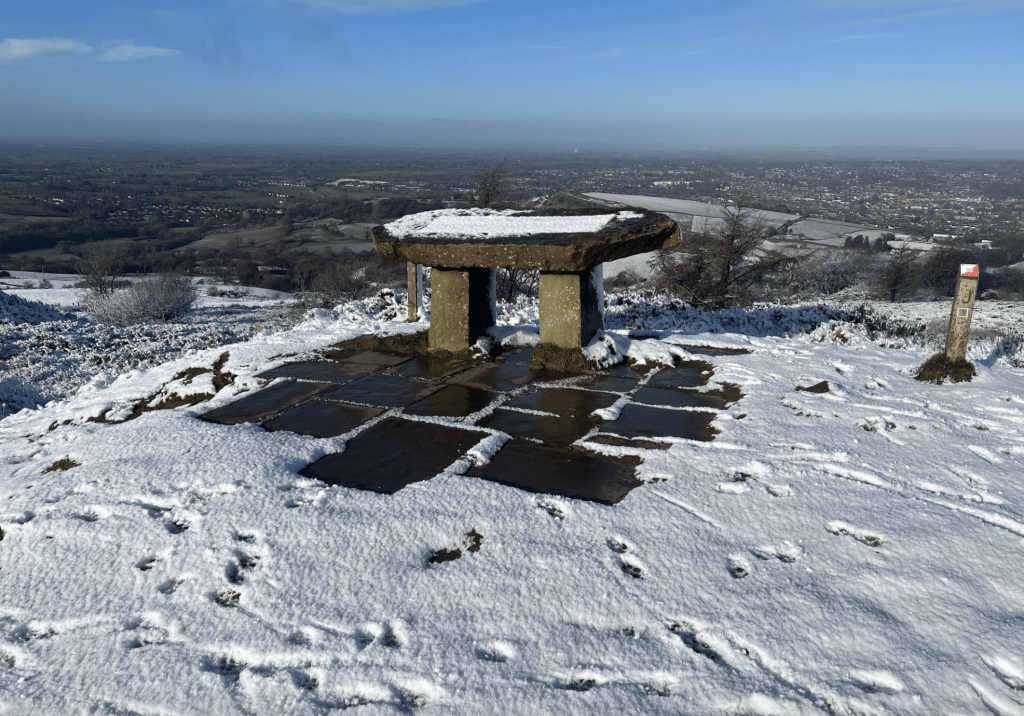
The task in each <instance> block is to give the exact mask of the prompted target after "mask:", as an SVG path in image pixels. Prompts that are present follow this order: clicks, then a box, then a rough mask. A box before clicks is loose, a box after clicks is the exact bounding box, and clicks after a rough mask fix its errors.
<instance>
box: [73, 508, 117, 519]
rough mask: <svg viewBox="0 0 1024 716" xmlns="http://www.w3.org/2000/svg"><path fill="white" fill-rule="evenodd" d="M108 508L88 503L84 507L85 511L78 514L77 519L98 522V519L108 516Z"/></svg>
mask: <svg viewBox="0 0 1024 716" xmlns="http://www.w3.org/2000/svg"><path fill="white" fill-rule="evenodd" d="M110 514H111V512H110V510H109V509H107V508H106V507H102V506H100V505H90V506H89V507H86V508H85V511H84V512H83V513H82V514H81V515H79V519H82V520H84V521H86V522H98V521H99V520H105V519H106V518H108V517H110Z"/></svg>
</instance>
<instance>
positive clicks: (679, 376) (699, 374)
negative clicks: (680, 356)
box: [647, 361, 713, 388]
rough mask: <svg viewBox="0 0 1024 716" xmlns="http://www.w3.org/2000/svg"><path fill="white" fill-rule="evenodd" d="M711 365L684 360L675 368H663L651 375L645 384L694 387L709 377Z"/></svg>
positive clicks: (665, 386) (703, 382) (661, 386)
mask: <svg viewBox="0 0 1024 716" xmlns="http://www.w3.org/2000/svg"><path fill="white" fill-rule="evenodd" d="M712 370H713V369H712V366H711V364H710V363H704V362H703V361H685V362H683V363H680V364H679V365H677V366H676V367H675V368H665V369H664V370H660V371H658V372H657V373H655V374H654V375H653V376H651V379H650V380H649V381H647V385H649V386H651V387H657V388H696V387H698V386H701V385H704V384H706V383H707V382H708V379H709V378H710V377H711V371H712Z"/></svg>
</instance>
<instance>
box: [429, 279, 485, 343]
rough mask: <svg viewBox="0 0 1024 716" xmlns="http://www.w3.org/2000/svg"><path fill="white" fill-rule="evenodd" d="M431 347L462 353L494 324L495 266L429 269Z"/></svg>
mask: <svg viewBox="0 0 1024 716" xmlns="http://www.w3.org/2000/svg"><path fill="white" fill-rule="evenodd" d="M430 287H431V290H432V299H433V300H432V301H431V307H432V310H431V315H430V334H429V342H430V350H431V351H449V352H451V353H461V352H463V351H467V350H469V347H470V346H471V345H473V344H474V343H475V342H476V339H477V338H479V337H481V336H482V335H484V334H485V333H487V329H488V328H490V327H491V326H493V325H494V321H495V305H494V291H495V281H494V269H487V268H470V269H446V268H440V267H437V266H435V267H434V268H433V270H432V272H431V280H430Z"/></svg>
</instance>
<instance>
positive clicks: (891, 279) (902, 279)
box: [876, 241, 919, 303]
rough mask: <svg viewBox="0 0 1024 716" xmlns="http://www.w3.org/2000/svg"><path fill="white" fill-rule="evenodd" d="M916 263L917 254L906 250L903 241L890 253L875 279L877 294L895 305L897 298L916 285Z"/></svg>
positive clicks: (905, 244)
mask: <svg viewBox="0 0 1024 716" xmlns="http://www.w3.org/2000/svg"><path fill="white" fill-rule="evenodd" d="M918 263H919V262H918V257H917V252H916V251H914V250H913V249H910V248H908V247H907V243H906V242H905V241H904V242H903V243H902V244H901V245H900V247H899V248H898V249H893V250H892V251H890V252H889V262H888V263H887V264H886V266H885V268H883V269H882V272H881V273H880V274H879V275H878V278H877V283H876V288H877V292H878V294H879V295H880V296H882V297H883V298H888V299H889V302H890V303H895V302H896V299H897V298H898V297H901V296H904V295H906V294H907V293H908V292H910V291H911V290H912V289H913V288H914V287H915V285H916V284H917V272H918V270H919V265H918Z"/></svg>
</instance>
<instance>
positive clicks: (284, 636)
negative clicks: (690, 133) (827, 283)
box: [0, 294, 1024, 716]
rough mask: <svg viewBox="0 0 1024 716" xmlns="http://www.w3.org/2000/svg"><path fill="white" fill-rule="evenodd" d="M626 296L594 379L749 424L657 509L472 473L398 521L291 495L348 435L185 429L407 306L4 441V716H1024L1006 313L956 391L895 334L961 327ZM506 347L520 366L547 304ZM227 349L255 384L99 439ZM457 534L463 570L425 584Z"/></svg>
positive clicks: (701, 451)
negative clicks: (625, 376)
mask: <svg viewBox="0 0 1024 716" xmlns="http://www.w3.org/2000/svg"><path fill="white" fill-rule="evenodd" d="M608 298H609V307H608V311H607V312H606V331H605V332H604V333H603V334H602V335H601V336H600V337H599V338H598V340H597V341H595V343H594V344H593V345H592V346H591V347H590V350H592V351H594V352H596V353H599V354H602V355H605V356H606V357H607V359H608V360H609V361H611V360H613V359H614V357H616V356H618V357H621V356H623V355H630V356H635V357H640V358H643V359H644V360H647V361H650V362H653V361H656V360H661V359H664V357H665V356H673V355H676V356H682V357H690V358H700V359H702V360H707V361H709V362H710V363H712V364H713V366H714V375H713V377H712V382H713V383H714V384H722V383H733V384H736V385H739V386H740V388H741V390H742V392H743V394H744V397H743V398H742V399H741V400H740V401H739V402H738V403H737V404H735V405H733V406H731V407H729V408H728V409H726V410H723V411H720V412H719V413H718V416H717V418H716V421H715V427H716V428H718V430H719V431H720V432H719V434H718V436H717V437H716V439H715V440H714V441H713V442H710V443H706V442H692V441H685V440H677V441H674V442H672V443H671V444H670V446H669V447H668V449H666V450H642V451H637V450H634V452H637V453H638V454H642V457H643V460H644V462H643V463H642V464H641V465H640V466H639V468H638V475H639V477H640V478H641V479H642V480H644V481H646V482H647V484H645V485H641V486H640V487H638V488H636V489H635V490H633V491H632V492H631V493H630V494H629V495H628V496H627V497H626V498H625V499H624V500H623V501H622V502H621V503H620V504H618V505H615V506H607V505H599V504H595V503H588V502H582V501H577V500H571V499H567V498H559V497H552V496H547V495H536V494H531V493H526V492H522V491H518V490H516V489H514V488H510V487H506V486H502V485H499V484H496V483H492V482H487V481H483V480H478V479H474V478H470V477H465V476H463V475H462V474H460V469H461V468H460V467H459V465H456V466H453V467H452V468H449V469H448V470H445V471H444V472H443V473H442V474H441V475H439V476H438V477H435V478H434V479H431V480H428V481H426V482H420V483H415V484H413V485H410V486H409V487H406V488H405V489H403V490H401V491H399V492H398V493H396V494H394V495H380V494H376V493H370V492H362V491H357V490H346V489H342V488H329V487H326V486H324V485H322V484H320V483H318V482H316V481H314V480H309V479H306V478H301V477H299V476H298V475H297V471H298V470H299V469H301V468H302V467H304V466H305V465H306V464H308V463H310V462H312V461H314V460H316V459H318V458H319V457H321V456H323V455H325V454H327V453H331V452H337V451H338V450H342V449H343V448H344V440H343V439H341V438H331V439H315V438H310V437H303V436H299V435H294V434H290V433H286V432H274V433H268V432H265V431H263V430H262V429H261V428H259V427H258V426H255V425H249V424H245V425H234V426H224V425H215V424H209V423H204V422H202V421H199V420H197V419H196V417H195V416H196V415H198V414H201V413H203V412H206V411H207V410H210V409H212V408H215V407H218V406H221V405H225V404H227V403H228V402H229V401H231V400H233V399H234V398H235V397H237V396H238V394H239V393H240V392H241V391H243V390H245V389H252V388H255V387H257V386H258V385H259V381H258V380H257V379H255V377H254V376H255V375H256V374H257V373H259V372H262V371H264V370H266V369H267V368H269V367H272V366H275V365H279V364H281V363H282V362H284V361H286V360H289V361H290V360H300V359H302V358H303V357H309V356H311V355H312V354H313V351H315V350H316V349H317V348H320V347H323V346H326V345H329V344H332V343H335V342H337V341H339V340H342V339H345V338H348V337H353V336H356V335H359V334H362V333H365V332H369V331H375V332H401V331H412V330H422V329H423V328H424V327H425V325H424V324H423V323H420V324H406V323H401V322H396V321H394V320H391V319H390V316H393V315H395V314H396V313H397V314H398V315H402V306H403V305H404V304H403V303H402V301H401V300H400V299H401V297H398V299H399V300H397V301H394V302H392V303H393V305H392V304H391V303H388V302H387V301H384V302H378V303H377V304H373V303H372V302H361V303H358V304H348V305H344V306H339V307H338V309H336V310H335V311H323V310H319V311H315V312H312V313H311V314H309V316H308V317H307V319H306V320H305V321H303V322H302V323H300V324H299V325H296V326H295V327H293V328H291V329H288V330H277V331H275V332H259V333H256V334H254V335H252V336H251V337H246V338H245V339H244V340H239V341H237V342H234V343H231V344H230V345H225V344H218V345H215V346H210V347H208V348H196V349H194V350H192V351H191V352H190V353H188V354H185V352H181V353H179V354H177V355H178V357H174V358H171V359H170V360H167V361H166V362H164V363H162V364H159V365H152V366H149V367H138V368H135V369H132V370H127V369H124V370H122V372H120V373H119V374H115V373H109V374H105V375H103V376H96V377H95V379H93V380H91V381H90V382H88V383H86V384H85V385H84V387H82V388H81V389H80V390H78V391H77V392H75V393H73V394H72V393H69V394H68V397H67V398H66V399H64V400H59V401H54V402H52V403H50V404H48V405H45V406H43V407H41V408H40V409H26V410H22V411H20V412H18V413H16V414H15V415H13V416H8V417H7V418H5V419H3V420H0V528H2V530H3V538H2V541H0V590H2V593H3V595H4V596H3V600H0V712H4V713H19V714H20V713H79V712H83V713H86V712H87V713H94V712H95V713H138V714H185V713H224V714H236V713H237V714H249V713H256V714H274V713H290V714H291V713H294V714H322V713H333V712H335V711H339V710H342V709H346V708H350V707H351V708H354V709H355V710H354V711H353V713H359V714H362V713H367V714H387V713H402V712H405V711H408V710H415V711H417V712H422V713H425V714H427V713H439V714H440V713H444V714H449V713H452V714H510V713H517V714H518V713H522V714H526V713H574V712H575V713H639V712H642V713H664V714H678V713H700V714H757V715H760V716H765V715H767V714H821V713H825V714H851V715H852V714H883V713H885V714H932V713H996V714H1014V713H1022V712H1024V692H1022V690H1021V689H1022V685H1024V649H1022V646H1021V643H1022V640H1021V638H1020V629H1019V625H1020V614H1021V609H1020V605H1021V603H1022V601H1024V587H1022V584H1021V580H1020V574H1021V572H1022V570H1024V483H1022V481H1021V480H1020V475H1021V474H1022V473H1024V371H1022V368H1021V366H1020V360H1019V352H1018V349H1016V348H1014V347H1013V346H1012V345H1011V343H1012V340H1011V339H1012V337H1013V336H1019V335H1020V329H1021V324H1022V316H1021V313H1022V311H1021V308H1020V306H1019V304H1005V303H996V302H979V303H978V304H977V307H976V313H975V320H976V321H978V322H979V325H980V326H981V329H980V333H979V335H977V336H976V337H975V338H974V339H973V340H972V341H971V343H970V345H969V354H968V355H969V357H970V358H971V359H972V360H974V361H975V363H976V365H977V366H978V371H979V375H978V376H977V377H976V378H975V379H974V380H973V381H972V382H970V383H966V384H955V385H951V384H948V385H941V386H939V385H933V384H927V383H920V382H917V381H916V380H914V379H913V377H912V372H913V370H914V369H915V368H916V367H917V366H919V365H920V364H921V363H922V362H923V361H924V360H925V358H927V356H928V355H929V354H930V353H931V352H933V349H934V347H935V346H934V340H937V339H935V338H934V337H930V336H931V334H930V333H928V331H923V332H920V333H916V334H907V333H906V331H905V330H903V329H905V328H907V327H916V326H917V325H918V324H919V323H925V324H927V323H928V322H929V321H933V320H939V319H941V317H942V316H943V315H945V316H946V317H947V318H948V310H949V306H948V304H947V303H945V302H942V303H936V304H896V305H893V306H884V305H878V306H875V307H874V311H875V312H874V313H872V314H870V315H869V316H868V318H867V319H864V318H862V317H861V318H858V316H857V314H856V313H855V312H854V311H852V310H850V309H849V308H846V309H844V307H835V306H833V307H814V306H797V307H762V308H759V309H757V310H753V311H746V312H744V311H722V312H718V313H706V312H701V311H695V310H692V309H685V308H682V309H675V308H673V307H671V306H670V305H667V304H658V303H657V302H645V301H643V300H640V298H638V297H637V296H622V295H616V294H609V296H608ZM18 310H19V311H21V310H23V309H18ZM33 310H36V309H33ZM883 312H884V313H883ZM886 314H888V315H886ZM869 319H870V320H869ZM500 324H501V325H499V327H498V329H499V330H497V331H496V338H497V339H499V340H500V339H501V337H502V336H504V337H509V338H511V337H514V340H515V341H519V342H520V343H524V344H529V339H528V338H527V336H529V335H531V334H535V331H536V307H535V306H533V307H529V306H525V305H518V306H512V307H506V308H505V312H504V313H503V315H502V317H501V322H500ZM883 324H884V325H883ZM3 325H7V326H11V325H15V326H16V327H17V328H18V330H30V329H29V328H25V326H31V325H33V324H3ZM50 325H55V326H58V327H59V331H60V335H61V337H62V339H63V340H67V341H69V342H76V341H78V340H79V339H77V338H75V337H74V336H76V335H78V334H80V333H82V332H83V331H87V324H85V323H84V322H77V321H54V322H43V323H39V324H35V326H36V328H38V327H39V326H42V327H47V326H50ZM31 330H35V329H34V328H33V329H31ZM503 331H504V333H503ZM176 335H177V334H173V335H172V336H170V337H169V340H179V339H178V338H176V337H174V336H176ZM598 344H600V345H598ZM5 345H6V343H5ZM696 346H717V347H722V348H729V347H731V348H742V349H746V350H748V351H750V353H747V354H736V355H718V356H710V357H708V356H702V355H699V354H697V353H695V352H692V349H694V348H695V347H696ZM613 348H614V350H613ZM225 352H227V353H228V354H229V358H228V359H227V361H226V363H225V364H224V366H223V367H224V370H227V371H230V372H231V373H233V374H235V375H236V376H237V378H236V380H235V382H234V383H233V384H232V385H229V386H227V387H225V388H223V389H222V390H220V392H218V393H217V394H216V395H215V397H213V398H212V399H210V400H208V401H205V402H203V403H200V404H198V405H196V406H192V407H182V408H177V409H173V410H163V411H154V412H150V413H146V414H144V415H142V416H141V417H139V418H138V419H136V420H132V421H129V422H125V423H121V424H113V423H97V422H89V420H88V419H89V418H90V417H94V416H96V415H98V414H100V413H101V412H102V411H104V410H109V411H110V414H111V415H117V414H121V415H124V414H126V413H127V412H129V408H130V407H131V406H132V405H133V404H134V403H135V402H137V401H138V400H140V399H142V398H145V397H148V396H150V395H153V394H155V393H157V392H159V391H160V390H161V389H162V388H163V387H164V386H168V385H170V384H172V383H173V382H174V381H175V377H176V376H178V375H179V374H180V373H181V372H182V371H184V370H186V369H188V368H212V366H213V365H214V363H215V362H216V361H217V360H218V358H219V357H220V356H221V355H222V354H223V353H225ZM285 356H290V357H287V358H286V357H285ZM41 359H46V357H41ZM820 381H827V382H828V384H829V392H827V393H820V394H815V393H810V392H805V391H797V390H796V387H797V386H810V385H814V384H816V383H819V382H820ZM179 383H180V381H179ZM211 390H212V388H211ZM65 422H67V424H66V425H62V424H61V423H65ZM55 424H56V427H54V429H52V430H51V429H50V427H51V426H54V425H55ZM493 443H494V439H493V438H492V437H488V438H486V439H485V440H484V441H483V443H482V444H481V445H479V446H478V447H477V449H476V450H475V458H476V459H478V460H484V459H488V457H489V456H490V455H491V454H493V452H494V450H493V448H494V444H493ZM608 449H609V453H613V452H614V451H615V450H616V448H611V447H609V448H608ZM619 450H626V449H619ZM61 460H70V461H72V462H74V463H77V465H76V466H74V467H71V468H70V469H68V470H66V471H62V470H53V471H48V470H49V469H50V468H51V467H52V466H53V465H54V464H55V463H57V462H58V461H61ZM463 463H467V464H468V461H466V460H462V461H459V464H460V465H461V464H463ZM656 480H657V482H655V481H656ZM470 530H476V532H477V533H478V534H480V535H482V537H483V540H482V544H481V549H480V550H479V551H478V552H474V553H467V554H466V555H465V556H463V558H461V559H458V560H455V561H452V562H448V563H444V564H434V565H432V564H429V563H428V562H427V558H428V557H429V555H430V554H432V552H433V551H434V550H436V549H437V548H440V547H455V546H457V545H459V544H460V543H461V540H462V539H463V537H464V535H466V534H467V533H468V532H469V531H470ZM630 570H636V572H638V573H640V574H641V575H642V576H640V577H634V576H631V575H630V574H629V573H628V572H629V571H630ZM223 604H235V606H223Z"/></svg>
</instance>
